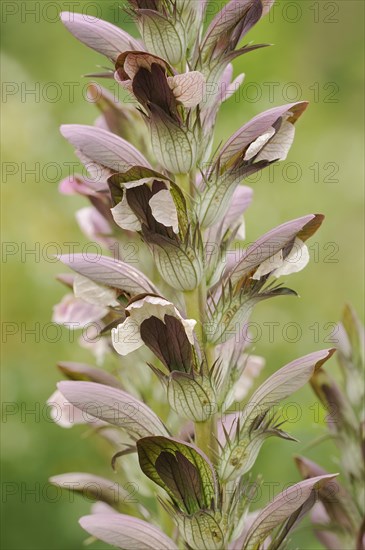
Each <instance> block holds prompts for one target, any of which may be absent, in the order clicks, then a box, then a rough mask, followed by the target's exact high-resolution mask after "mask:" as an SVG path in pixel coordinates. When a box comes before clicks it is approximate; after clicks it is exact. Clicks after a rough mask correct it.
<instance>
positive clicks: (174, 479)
mask: <svg viewBox="0 0 365 550" xmlns="http://www.w3.org/2000/svg"><path fill="white" fill-rule="evenodd" d="M137 451H138V458H139V464H140V466H141V469H142V471H143V472H144V474H146V476H147V477H149V478H150V479H151V480H152V481H154V482H155V483H156V484H157V485H159V486H160V487H162V488H163V489H165V491H166V492H167V493H168V494H169V496H170V497H171V499H172V501H173V502H174V503H175V505H176V506H177V507H178V508H179V509H180V510H181V511H183V512H185V513H188V514H192V513H195V512H197V511H199V510H208V509H210V508H211V507H212V503H213V502H214V501H215V500H216V499H217V480H216V476H215V473H214V469H213V466H212V464H211V463H210V462H209V459H208V458H207V457H206V456H205V454H204V453H203V452H202V451H200V450H199V449H198V448H197V447H195V446H193V445H190V444H188V443H184V442H182V441H179V440H178V439H172V438H167V437H145V438H143V439H140V440H139V441H137Z"/></svg>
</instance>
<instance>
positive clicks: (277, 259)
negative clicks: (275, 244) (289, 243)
mask: <svg viewBox="0 0 365 550" xmlns="http://www.w3.org/2000/svg"><path fill="white" fill-rule="evenodd" d="M283 261H284V260H283V251H282V250H279V252H277V253H276V254H274V256H270V258H267V260H265V261H263V262H262V263H261V264H260V265H259V267H258V268H257V269H256V271H255V273H254V275H253V277H252V278H253V279H255V280H257V281H258V280H259V279H260V278H261V277H263V276H264V275H267V274H268V273H271V271H274V270H275V269H277V268H280V267H281V266H282V265H283Z"/></svg>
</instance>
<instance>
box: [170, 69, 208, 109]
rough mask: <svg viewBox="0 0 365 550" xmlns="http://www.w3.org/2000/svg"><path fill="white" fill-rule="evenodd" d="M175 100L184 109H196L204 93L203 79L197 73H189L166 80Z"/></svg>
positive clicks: (200, 74)
mask: <svg viewBox="0 0 365 550" xmlns="http://www.w3.org/2000/svg"><path fill="white" fill-rule="evenodd" d="M167 82H168V85H169V86H170V88H171V90H172V92H173V94H174V96H175V98H176V99H177V100H178V101H180V103H182V104H183V105H184V107H187V108H191V107H196V106H197V105H198V103H200V102H201V101H202V100H203V98H204V96H205V93H206V83H205V77H204V75H202V73H200V72H199V71H191V72H188V73H184V74H178V75H176V76H170V77H169V78H168V79H167Z"/></svg>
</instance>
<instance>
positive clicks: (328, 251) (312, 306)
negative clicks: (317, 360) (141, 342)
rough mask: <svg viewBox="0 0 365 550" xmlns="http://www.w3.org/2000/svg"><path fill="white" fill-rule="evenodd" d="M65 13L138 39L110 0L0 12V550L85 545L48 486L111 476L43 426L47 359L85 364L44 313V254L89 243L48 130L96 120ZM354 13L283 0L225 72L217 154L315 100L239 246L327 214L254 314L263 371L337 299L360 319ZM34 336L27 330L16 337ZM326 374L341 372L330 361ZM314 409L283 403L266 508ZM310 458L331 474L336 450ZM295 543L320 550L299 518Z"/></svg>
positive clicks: (306, 339)
mask: <svg viewBox="0 0 365 550" xmlns="http://www.w3.org/2000/svg"><path fill="white" fill-rule="evenodd" d="M70 4H71V5H72V9H73V10H74V11H79V12H80V11H82V12H84V13H86V14H88V15H91V16H93V15H98V16H101V17H103V18H105V19H108V20H110V21H112V22H115V21H116V22H118V21H119V23H120V24H123V27H124V28H125V29H126V30H128V31H130V32H131V33H135V30H134V29H133V25H132V24H131V23H130V22H128V21H127V22H126V21H124V22H123V16H122V15H121V13H120V11H119V8H118V6H119V4H120V3H119V2H115V1H113V0H110V1H109V0H102V1H101V0H99V1H93V2H89V1H87V0H85V1H79V2H77V1H76V2H71V3H69V2H61V1H54V2H48V1H47V0H42V1H41V2H36V1H34V2H33V1H30V0H28V1H24V2H20V1H16V2H14V1H13V2H7V1H3V2H2V54H1V55H2V80H3V88H2V102H3V103H2V138H3V153H2V223H3V258H2V261H3V264H2V271H3V277H2V292H3V298H2V333H3V334H2V341H3V344H5V347H4V357H3V359H4V361H3V370H2V399H3V407H4V412H5V413H6V414H4V416H3V421H2V424H1V428H2V489H3V498H2V500H3V516H2V548H3V549H4V550H45V549H48V550H50V549H52V550H53V549H54V550H56V549H58V550H76V549H78V548H81V546H82V542H83V541H84V540H85V538H86V537H85V533H84V532H83V531H82V530H81V528H80V527H79V526H78V523H77V519H78V517H79V516H80V515H82V514H85V513H88V510H89V508H90V503H88V502H86V501H85V500H83V499H78V498H75V499H74V501H73V502H70V497H69V495H68V494H66V493H65V494H64V495H62V497H60V496H59V495H56V496H55V493H54V492H52V490H51V489H49V487H48V485H47V479H48V477H49V476H50V475H52V474H57V473H62V472H67V471H90V472H95V473H99V474H101V475H107V476H110V475H113V474H112V473H111V470H110V467H109V462H108V460H106V458H105V457H106V455H107V456H109V455H110V449H109V448H108V447H104V445H103V444H102V443H101V442H100V441H99V440H98V439H97V438H90V437H82V438H80V436H81V435H82V434H84V432H85V430H84V429H83V428H79V427H76V428H73V429H72V430H62V429H61V428H59V427H58V426H56V425H54V424H52V423H51V422H50V421H49V419H48V416H47V412H46V409H45V408H44V403H45V401H46V399H47V398H48V397H49V395H50V394H51V393H52V392H53V390H54V387H55V383H56V382H57V380H58V379H59V375H58V373H57V372H56V369H55V363H56V361H57V360H60V359H62V360H80V361H82V360H83V361H88V362H90V363H93V357H92V356H91V354H90V353H89V352H88V351H86V350H81V349H80V348H79V347H78V346H77V343H76V342H75V343H70V336H69V334H68V332H67V331H63V330H61V331H57V330H56V329H55V328H54V327H52V326H51V325H49V323H50V319H51V314H52V306H53V304H54V303H56V302H57V301H59V299H60V298H61V296H62V295H63V294H64V289H63V287H62V286H61V285H60V284H59V283H57V282H56V281H55V275H56V274H57V272H58V271H60V266H59V265H58V264H57V262H56V261H55V260H54V258H53V257H52V254H54V253H56V252H58V251H59V249H60V248H61V249H62V247H64V243H67V242H70V241H71V242H78V243H80V244H79V245H78V249H79V250H80V249H81V248H82V246H83V244H85V243H86V242H87V241H86V239H85V238H84V237H83V236H82V235H81V233H80V231H79V228H78V226H77V224H76V221H75V218H74V213H75V211H76V210H77V209H78V208H80V207H82V206H85V205H86V203H84V202H83V201H82V200H81V199H79V198H75V197H65V196H60V195H59V194H58V191H57V184H58V181H59V180H60V179H61V177H64V176H66V175H67V172H68V167H67V162H72V161H75V157H74V156H73V153H72V150H71V148H70V146H69V145H68V144H67V143H66V142H65V141H64V140H63V139H62V138H61V136H60V134H59V132H58V127H59V125H60V124H61V123H72V122H78V123H86V124H89V123H92V122H93V120H94V118H95V116H96V110H95V108H94V106H93V105H90V104H88V103H87V102H86V101H85V98H84V95H85V84H86V82H87V80H86V79H85V78H83V77H82V75H83V74H85V73H88V72H93V71H94V70H95V67H96V66H97V65H99V64H104V63H105V60H104V59H103V58H102V57H101V56H99V55H98V54H96V53H94V52H93V51H91V50H89V49H88V48H86V47H84V46H83V45H81V44H79V43H78V42H77V41H76V40H75V39H74V38H73V37H72V36H71V35H70V34H69V33H68V32H67V31H66V30H65V29H64V28H63V26H62V25H61V24H60V23H59V22H57V13H58V12H59V11H61V10H62V9H68V8H67V6H69V5H70ZM210 9H213V10H214V2H212V3H211V5H210ZM363 11H364V4H363V3H362V2H360V1H357V0H340V1H338V0H337V1H334V2H324V1H323V0H320V1H318V2H317V1H312V0H310V1H308V0H301V1H296V2H289V1H287V0H285V1H284V0H281V1H278V2H277V5H276V7H275V11H273V12H272V14H271V16H270V17H266V18H265V19H264V20H263V21H262V22H261V23H260V24H259V25H258V26H257V27H256V28H255V29H254V30H253V31H252V32H251V33H250V35H249V39H250V40H252V41H254V42H269V43H273V44H275V46H274V47H271V48H267V49H263V50H259V51H257V52H253V53H251V54H249V55H246V56H244V57H242V58H240V59H239V60H238V61H236V62H235V73H237V74H238V73H239V72H245V73H246V84H245V86H244V88H243V91H242V92H241V93H239V94H236V96H235V97H233V98H231V99H230V101H229V102H227V103H226V104H225V105H224V106H223V108H222V111H221V114H220V117H219V121H218V127H217V144H218V143H219V142H220V141H221V140H224V139H226V138H227V137H228V136H229V135H230V134H231V133H232V132H233V131H234V130H236V129H237V128H238V127H239V126H241V125H242V124H243V123H244V122H245V121H247V120H248V119H250V118H251V117H252V116H254V115H255V114H257V113H258V112H260V111H262V110H264V109H267V108H269V107H271V106H274V105H280V104H282V103H286V102H290V101H293V100H299V99H308V100H310V102H311V105H310V108H309V109H308V111H307V112H306V114H305V116H303V118H302V119H301V120H300V122H299V123H298V125H297V136H296V140H295V144H294V146H293V148H292V150H291V153H290V156H289V158H288V160H287V161H286V162H284V163H282V164H281V165H278V166H277V167H276V168H275V171H274V172H271V173H269V172H264V173H263V174H262V176H261V177H260V179H259V180H258V181H256V182H253V183H252V186H253V188H254V191H255V200H254V203H253V205H252V206H251V207H250V209H249V211H248V213H247V215H246V222H247V238H248V240H249V241H252V240H253V239H254V238H256V237H257V236H259V235H260V234H261V233H263V232H264V231H266V230H268V229H270V228H271V227H274V226H275V225H277V224H279V223H282V222H284V221H286V220H288V219H292V218H295V217H297V216H301V215H303V214H307V213H310V212H323V213H324V214H325V215H326V221H325V224H324V225H323V227H322V229H321V231H320V232H319V233H318V234H316V235H315V237H314V239H312V241H311V243H310V245H311V247H310V248H311V254H312V262H311V263H310V265H309V266H308V267H307V268H306V269H305V270H304V271H303V272H301V273H299V274H296V275H293V276H292V277H291V279H290V285H291V286H292V287H294V288H295V289H296V290H297V291H298V292H299V294H300V296H301V298H300V299H293V298H281V299H280V300H277V301H275V300H274V301H272V302H270V301H269V302H267V303H264V304H262V305H260V306H259V307H258V308H257V311H256V313H255V316H254V318H253V321H255V322H256V323H257V327H258V332H257V337H256V338H255V345H254V352H255V353H256V354H260V355H264V356H265V357H266V358H267V368H266V371H265V374H266V373H269V372H272V371H274V370H275V369H277V368H278V367H280V366H282V365H284V364H285V363H286V362H289V361H290V360H292V359H294V358H295V357H299V356H301V355H304V354H306V353H309V352H310V351H314V350H316V349H320V348H322V347H326V346H329V345H330V342H329V336H330V333H331V330H332V328H333V324H334V323H335V322H336V321H337V320H338V319H339V317H340V314H341V310H342V307H343V305H344V303H345V302H349V303H351V304H353V305H354V306H355V307H356V308H357V310H358V313H359V315H360V317H361V318H363V311H362V306H361V304H362V303H363V287H362V277H363V244H364V243H363V232H362V224H363V207H362V204H363V174H362V162H361V159H362V156H363V147H364V142H363V103H362V93H363V91H362V90H363V88H362V86H363V81H362V70H361V68H362V66H363V59H362V57H363V38H362V25H363V21H364V13H363ZM72 90H73V93H72ZM31 170H33V173H31V172H29V171H31ZM50 243H54V245H53V248H52V246H51V245H50ZM32 250H33V251H35V252H34V253H33V254H32V252H31V251H32ZM272 322H276V323H279V325H278V326H277V328H276V331H275V334H274V338H271V337H270V333H269V326H268V324H266V325H264V324H263V323H272ZM288 323H292V324H291V325H288ZM298 327H299V329H298ZM31 329H33V330H34V331H35V332H34V333H30V332H27V331H28V330H31ZM328 368H331V369H332V370H333V372H336V364H335V361H332V363H331V365H330V366H329V367H328ZM315 401H316V400H315V399H314V397H313V395H312V394H311V391H310V389H309V388H305V389H304V390H303V391H301V392H300V394H297V395H296V396H295V399H292V400H291V402H292V403H294V405H293V406H292V408H291V409H290V408H289V409H288V416H289V417H290V419H291V423H290V424H289V425H288V429H289V431H291V433H293V435H295V436H296V437H297V438H298V439H299V440H300V442H299V443H297V444H296V443H288V442H285V441H283V442H282V441H278V440H272V441H269V442H268V443H267V444H266V445H265V446H264V448H263V450H262V452H261V455H260V458H259V460H258V463H257V466H256V467H255V471H256V472H261V473H262V474H263V476H264V479H265V481H266V482H267V485H266V486H264V488H263V492H262V495H261V496H262V498H261V501H262V502H265V501H268V499H269V498H270V494H272V493H270V491H271V492H272V491H274V492H277V491H278V490H279V489H280V488H282V487H283V485H285V484H287V483H292V482H295V481H298V479H299V476H298V473H297V472H296V469H295V466H294V464H293V460H292V456H293V454H294V453H301V452H305V448H306V446H307V445H308V444H309V443H310V442H311V441H313V440H314V439H316V438H317V437H319V436H321V435H322V434H323V433H324V425H323V418H324V412H323V411H322V410H321V409H317V405H316V403H315ZM32 411H33V412H32ZM307 454H308V456H309V457H311V458H313V459H316V460H318V461H319V462H320V463H321V464H322V465H323V466H325V467H327V468H328V469H330V471H336V469H337V467H336V464H335V459H334V455H335V453H334V446H333V445H332V443H330V442H326V443H322V444H320V445H317V446H315V447H314V448H312V449H310V450H308V451H307ZM275 483H277V484H276V485H275ZM261 501H258V505H259V504H260V502H261ZM92 547H93V548H104V547H105V545H103V544H98V543H94V544H93V545H92ZM291 547H293V548H295V547H297V548H300V549H303V550H304V549H305V550H309V549H318V548H321V546H320V544H319V543H318V542H317V541H316V539H315V538H314V536H313V535H312V533H311V529H310V526H309V525H308V523H307V522H303V523H302V524H301V526H300V527H299V529H298V531H297V532H296V534H295V536H293V540H292V543H291Z"/></svg>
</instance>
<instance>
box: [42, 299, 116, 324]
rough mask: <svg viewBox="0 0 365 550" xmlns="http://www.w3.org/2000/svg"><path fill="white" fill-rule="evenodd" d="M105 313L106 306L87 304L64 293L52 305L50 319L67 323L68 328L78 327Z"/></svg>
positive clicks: (59, 322)
mask: <svg viewBox="0 0 365 550" xmlns="http://www.w3.org/2000/svg"><path fill="white" fill-rule="evenodd" d="M107 313H108V309H107V308H106V307H102V306H99V305H95V304H88V303H87V302H85V301H84V300H80V299H78V298H75V296H74V295H73V294H65V296H64V297H63V298H62V300H61V301H60V302H59V303H58V304H56V305H55V306H54V307H53V316H52V320H53V322H54V323H58V324H60V325H67V326H69V328H70V329H75V328H76V329H78V328H82V327H83V326H84V325H86V324H88V323H92V322H93V321H98V320H99V319H101V318H102V317H104V315H106V314H107Z"/></svg>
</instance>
